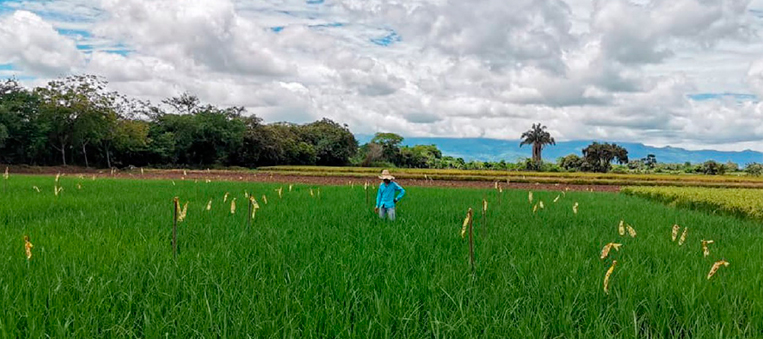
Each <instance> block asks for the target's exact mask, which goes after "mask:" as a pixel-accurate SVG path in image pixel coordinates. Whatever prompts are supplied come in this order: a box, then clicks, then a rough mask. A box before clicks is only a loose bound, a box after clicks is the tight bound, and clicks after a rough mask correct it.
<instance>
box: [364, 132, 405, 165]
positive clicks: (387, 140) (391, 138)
mask: <svg viewBox="0 0 763 339" xmlns="http://www.w3.org/2000/svg"><path fill="white" fill-rule="evenodd" d="M403 140H404V138H403V137H401V136H399V135H397V134H395V133H376V135H374V138H373V139H371V143H372V144H377V145H380V146H381V147H382V158H383V159H384V160H386V161H387V162H390V163H393V164H396V165H397V164H399V163H400V145H401V144H402V143H403Z"/></svg>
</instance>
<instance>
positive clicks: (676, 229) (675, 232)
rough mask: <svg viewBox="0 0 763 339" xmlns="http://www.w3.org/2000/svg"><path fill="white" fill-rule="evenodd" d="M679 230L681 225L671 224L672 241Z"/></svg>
mask: <svg viewBox="0 0 763 339" xmlns="http://www.w3.org/2000/svg"><path fill="white" fill-rule="evenodd" d="M679 230H681V226H678V224H675V225H673V241H676V238H677V237H678V231H679Z"/></svg>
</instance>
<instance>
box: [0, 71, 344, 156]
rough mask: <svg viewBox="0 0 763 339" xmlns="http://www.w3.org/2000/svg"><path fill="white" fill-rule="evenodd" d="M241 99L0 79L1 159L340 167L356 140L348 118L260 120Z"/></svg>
mask: <svg viewBox="0 0 763 339" xmlns="http://www.w3.org/2000/svg"><path fill="white" fill-rule="evenodd" d="M245 113H246V111H245V109H244V108H242V107H229V108H220V107H216V106H213V105H208V104H202V103H201V102H200V100H199V99H198V98H197V97H196V96H193V95H189V94H183V95H181V96H178V97H173V98H168V99H165V100H163V101H162V105H152V104H151V103H148V102H142V101H138V100H131V99H128V98H126V97H125V96H123V95H121V94H119V93H117V92H110V91H107V90H106V83H105V81H103V80H102V79H101V78H98V77H95V76H89V75H83V76H70V77H66V78H62V79H57V80H54V81H51V82H49V83H48V84H47V85H46V86H42V87H38V88H34V89H27V88H25V87H23V86H21V85H19V83H18V82H17V81H15V80H13V79H9V80H7V81H5V82H3V83H1V84H0V162H2V163H5V164H29V165H43V166H46V165H82V166H88V167H91V166H92V167H127V166H153V167H177V166H189V167H198V168H201V167H212V166H228V167H230V166H241V167H250V168H251V167H259V166H268V165H283V164H288V165H322V166H344V165H349V164H350V158H352V157H353V156H355V155H356V153H357V150H358V143H357V140H355V137H354V135H353V134H352V133H351V132H350V130H349V128H348V127H347V126H346V125H340V124H338V123H336V122H333V121H331V120H329V119H323V120H320V121H316V122H313V123H309V124H303V125H298V124H291V123H274V124H264V123H263V122H262V119H260V118H258V117H256V116H254V115H247V114H245Z"/></svg>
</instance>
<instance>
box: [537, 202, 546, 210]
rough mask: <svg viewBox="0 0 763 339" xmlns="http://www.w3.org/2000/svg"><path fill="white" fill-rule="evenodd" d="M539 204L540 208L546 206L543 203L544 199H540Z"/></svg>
mask: <svg viewBox="0 0 763 339" xmlns="http://www.w3.org/2000/svg"><path fill="white" fill-rule="evenodd" d="M538 206H540V208H546V206H544V205H543V200H540V201H538Z"/></svg>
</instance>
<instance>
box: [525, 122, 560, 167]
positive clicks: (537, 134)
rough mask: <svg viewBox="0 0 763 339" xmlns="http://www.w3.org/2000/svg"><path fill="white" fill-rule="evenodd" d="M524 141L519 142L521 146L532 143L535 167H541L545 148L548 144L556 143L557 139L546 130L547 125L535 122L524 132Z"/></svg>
mask: <svg viewBox="0 0 763 339" xmlns="http://www.w3.org/2000/svg"><path fill="white" fill-rule="evenodd" d="M521 139H522V142H520V143H519V147H522V146H524V145H532V148H533V156H532V162H533V164H534V165H533V166H534V168H535V169H539V168H540V166H541V161H542V159H543V158H542V156H541V152H543V148H544V147H546V145H556V141H555V140H554V138H553V137H551V133H549V132H548V131H546V126H541V124H540V123H538V124H533V126H532V128H530V129H529V130H528V131H526V132H524V133H522V137H521Z"/></svg>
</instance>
